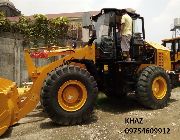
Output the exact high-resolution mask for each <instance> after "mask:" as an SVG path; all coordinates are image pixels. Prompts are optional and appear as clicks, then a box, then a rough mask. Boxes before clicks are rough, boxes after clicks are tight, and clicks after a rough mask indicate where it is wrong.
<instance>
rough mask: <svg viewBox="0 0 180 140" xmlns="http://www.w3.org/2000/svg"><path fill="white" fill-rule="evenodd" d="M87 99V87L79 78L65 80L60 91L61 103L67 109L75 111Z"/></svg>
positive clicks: (59, 99)
mask: <svg viewBox="0 0 180 140" xmlns="http://www.w3.org/2000/svg"><path fill="white" fill-rule="evenodd" d="M86 99H87V90H86V87H85V86H84V85H83V84H82V83H81V82H80V81H77V80H69V81H67V82H65V83H64V84H63V85H62V86H61V87H60V89H59V91H58V102H59V105H60V106H61V107H62V108H63V109H64V110H66V111H70V112H73V111H77V110H79V109H81V108H82V106H83V105H84V104H85V102H86Z"/></svg>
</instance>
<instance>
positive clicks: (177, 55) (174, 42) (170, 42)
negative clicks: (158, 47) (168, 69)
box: [162, 37, 180, 62]
mask: <svg viewBox="0 0 180 140" xmlns="http://www.w3.org/2000/svg"><path fill="white" fill-rule="evenodd" d="M162 42H163V43H162V45H163V46H165V47H167V48H169V49H170V50H171V60H172V61H175V62H177V61H180V37H176V38H172V39H164V40H162Z"/></svg>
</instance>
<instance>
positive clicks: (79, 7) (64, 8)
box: [11, 0, 180, 42]
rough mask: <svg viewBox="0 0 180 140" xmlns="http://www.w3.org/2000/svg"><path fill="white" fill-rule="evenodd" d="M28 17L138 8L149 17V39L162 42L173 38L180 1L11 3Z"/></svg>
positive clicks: (47, 0)
mask: <svg viewBox="0 0 180 140" xmlns="http://www.w3.org/2000/svg"><path fill="white" fill-rule="evenodd" d="M11 1H12V2H13V3H14V5H15V6H16V8H17V9H19V10H20V11H21V12H22V14H24V15H33V14H37V13H38V14H58V13H65V12H81V11H93V10H100V9H101V8H134V9H136V11H137V12H138V13H140V14H141V16H143V17H144V18H145V29H146V40H150V41H156V42H160V41H161V39H163V38H169V37H172V34H171V32H170V27H171V24H173V20H174V18H177V17H179V18H180V0H11Z"/></svg>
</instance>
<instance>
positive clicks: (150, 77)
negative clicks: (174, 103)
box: [136, 66, 171, 109]
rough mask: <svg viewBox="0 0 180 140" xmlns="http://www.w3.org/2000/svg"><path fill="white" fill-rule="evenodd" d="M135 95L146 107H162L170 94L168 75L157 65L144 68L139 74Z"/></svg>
mask: <svg viewBox="0 0 180 140" xmlns="http://www.w3.org/2000/svg"><path fill="white" fill-rule="evenodd" d="M136 95H137V98H138V101H139V102H140V103H141V104H142V105H144V106H145V107H147V108H151V109H160V108H164V107H165V106H167V104H168V101H169V99H170V96H171V84H170V78H169V75H168V74H167V73H166V72H165V70H164V69H163V68H161V67H158V66H149V67H147V68H145V69H144V70H143V71H142V72H141V74H140V76H139V79H138V83H137V92H136Z"/></svg>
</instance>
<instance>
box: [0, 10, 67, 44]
mask: <svg viewBox="0 0 180 140" xmlns="http://www.w3.org/2000/svg"><path fill="white" fill-rule="evenodd" d="M68 30H69V21H68V19H67V18H65V17H58V18H55V19H48V18H47V17H46V16H44V15H41V14H36V15H34V16H33V19H30V18H27V17H25V16H20V17H19V20H18V21H11V22H10V20H8V19H7V18H6V17H5V16H4V14H3V13H1V12H0V32H11V33H20V34H22V35H23V36H24V45H28V44H30V43H31V44H32V45H33V46H37V47H38V46H39V45H41V44H44V45H47V46H50V45H64V44H62V43H61V40H63V39H65V38H67V34H68Z"/></svg>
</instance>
